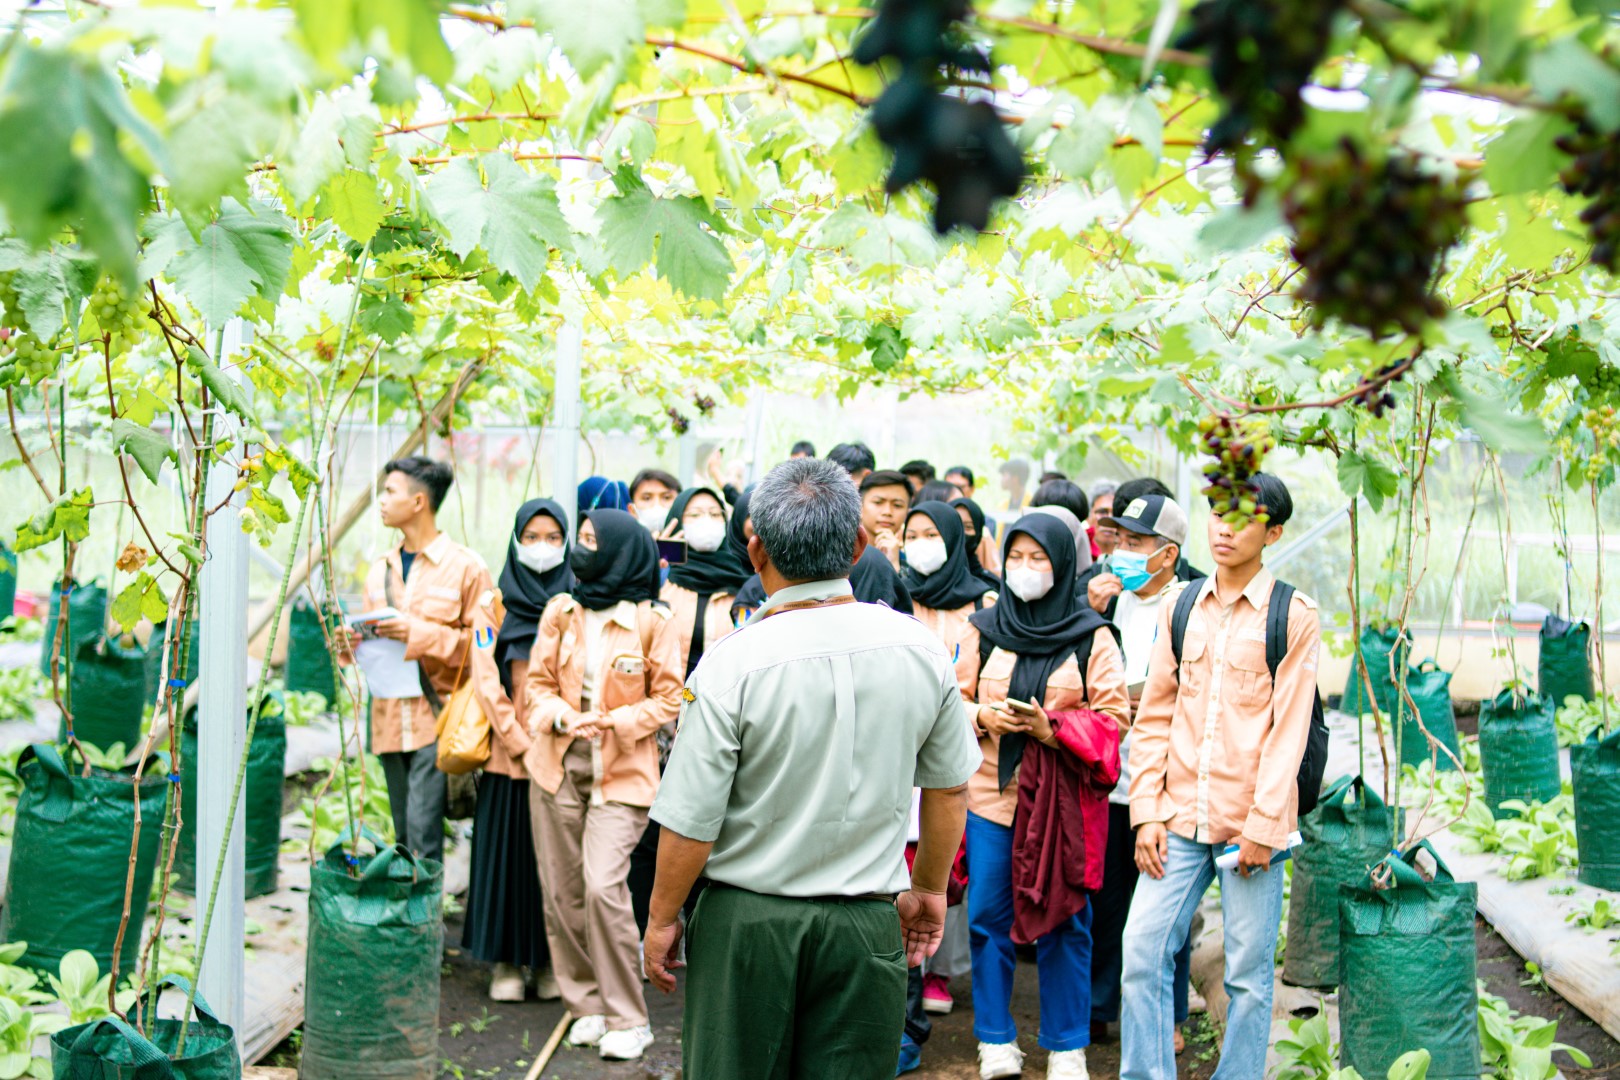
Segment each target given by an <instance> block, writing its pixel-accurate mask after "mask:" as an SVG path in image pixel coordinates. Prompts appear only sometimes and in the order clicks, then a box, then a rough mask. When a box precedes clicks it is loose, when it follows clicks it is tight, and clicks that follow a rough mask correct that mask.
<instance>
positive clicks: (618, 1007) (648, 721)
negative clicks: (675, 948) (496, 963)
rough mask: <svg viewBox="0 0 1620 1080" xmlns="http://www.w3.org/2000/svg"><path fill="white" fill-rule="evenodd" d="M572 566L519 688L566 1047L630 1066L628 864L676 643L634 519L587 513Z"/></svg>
mask: <svg viewBox="0 0 1620 1080" xmlns="http://www.w3.org/2000/svg"><path fill="white" fill-rule="evenodd" d="M569 562H570V565H571V566H572V568H573V571H574V577H575V579H576V581H575V585H574V588H573V590H572V591H571V592H570V593H567V594H565V595H563V596H561V597H560V598H559V599H556V600H554V601H553V602H551V603H550V604H548V605H547V606H546V609H545V612H544V613H543V614H542V615H541V617H540V626H539V633H538V634H537V636H536V638H535V642H534V647H533V649H532V650H531V651H530V654H529V656H530V664H529V676H528V680H527V682H526V684H525V707H526V712H527V717H526V720H527V723H526V728H527V730H529V731H532V732H534V744H533V745H532V746H531V747H530V748H529V751H528V753H527V754H526V755H525V756H524V764H525V765H526V766H527V768H528V772H529V779H530V781H531V783H530V785H529V805H530V809H531V811H532V813H533V815H534V840H535V855H536V857H537V859H538V861H539V865H540V885H541V888H542V889H543V890H544V893H545V898H546V940H547V944H548V945H549V946H550V947H551V955H552V957H553V963H554V964H555V965H556V967H557V968H558V970H561V971H567V972H570V973H571V976H572V977H570V978H569V979H566V980H563V982H562V987H561V989H562V997H563V1004H564V1006H565V1007H566V1008H567V1009H568V1010H569V1011H570V1012H572V1013H573V1014H574V1015H575V1016H576V1017H579V1019H578V1020H576V1021H575V1022H574V1025H573V1028H572V1029H570V1032H569V1041H571V1042H572V1043H574V1044H575V1045H583V1046H589V1045H599V1050H600V1053H601V1056H602V1057H604V1058H608V1059H610V1060H633V1059H635V1058H639V1057H641V1055H642V1053H643V1052H644V1051H645V1050H646V1048H647V1046H648V1045H649V1044H650V1043H651V1042H652V1030H651V1028H649V1027H648V1024H647V1002H646V999H645V997H644V996H643V994H642V989H641V975H640V971H639V964H638V962H637V950H638V946H639V944H640V938H639V936H638V935H637V933H636V924H635V921H634V920H633V919H626V918H624V913H625V912H626V911H627V910H628V909H629V908H630V906H631V905H630V889H629V886H628V878H629V874H630V854H631V852H632V851H633V850H634V849H635V846H636V843H637V841H639V840H640V838H641V836H642V833H643V832H645V831H646V828H647V809H648V807H650V806H651V805H652V801H653V798H654V796H655V795H656V794H657V791H658V743H657V738H656V736H657V733H658V730H659V729H660V728H662V727H664V726H665V725H666V724H670V723H673V722H674V720H675V717H676V714H677V713H678V712H679V710H680V704H681V682H682V677H683V675H684V670H683V668H682V666H681V645H680V635H679V633H678V631H677V630H676V627H675V623H674V621H673V620H672V619H671V618H670V612H669V609H668V608H667V607H665V606H664V604H662V603H661V602H659V601H658V600H657V599H656V597H657V594H658V569H659V568H658V545H657V542H656V541H654V540H653V535H652V533H650V532H648V531H647V529H646V528H644V527H643V526H642V525H641V524H640V523H638V522H637V521H636V519H635V518H633V517H632V516H630V515H629V514H627V513H625V512H624V511H622V510H592V511H589V512H588V513H586V514H584V515H583V520H582V521H581V522H580V527H579V538H578V541H577V543H576V544H575V546H574V551H573V554H572V556H571V558H570V560H569ZM587 881H589V882H591V887H590V888H589V889H587V888H586V884H585V883H586V882H587Z"/></svg>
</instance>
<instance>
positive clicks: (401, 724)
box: [363, 533, 493, 754]
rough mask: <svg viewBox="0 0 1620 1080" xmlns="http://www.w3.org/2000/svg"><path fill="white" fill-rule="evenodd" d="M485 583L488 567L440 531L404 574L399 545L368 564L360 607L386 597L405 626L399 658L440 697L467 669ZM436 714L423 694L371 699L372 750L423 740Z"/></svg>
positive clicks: (382, 602) (375, 605)
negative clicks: (407, 630)
mask: <svg viewBox="0 0 1620 1080" xmlns="http://www.w3.org/2000/svg"><path fill="white" fill-rule="evenodd" d="M385 582H386V583H389V585H388V587H385ZM492 588H493V583H492V582H491V581H490V578H489V570H488V569H486V568H485V566H484V561H483V560H482V559H480V558H479V557H478V555H477V553H476V552H474V551H473V550H472V549H471V548H467V547H463V546H462V545H460V544H458V543H456V542H455V541H454V540H452V539H450V537H449V536H447V535H445V534H444V533H440V534H439V535H438V536H437V537H435V538H434V540H433V542H432V543H431V544H429V545H428V546H427V547H426V548H424V549H423V550H422V551H421V552H420V553H418V554H417V556H416V559H415V561H413V562H412V563H411V576H410V579H409V580H406V579H405V576H404V571H403V569H402V568H401V566H400V561H399V549H398V548H394V549H392V550H391V551H389V552H388V554H387V555H385V556H383V557H382V558H381V559H378V560H377V561H376V562H374V563H372V564H371V570H370V572H369V573H368V574H367V575H366V586H365V593H364V601H363V603H364V610H366V611H376V610H377V609H379V608H383V607H387V606H388V605H389V603H390V601H389V599H388V597H389V596H390V595H392V597H393V600H392V603H393V606H394V607H395V608H397V609H398V610H399V612H400V614H401V615H403V616H405V618H406V619H407V620H408V621H409V624H410V636H409V637H408V638H406V640H405V659H407V660H415V661H416V662H417V663H418V664H420V665H421V666H422V671H423V672H424V673H425V674H426V675H427V677H428V681H429V682H430V683H432V685H433V689H434V691H435V692H436V693H437V694H438V695H439V701H440V702H441V703H443V702H447V701H449V700H450V695H451V694H453V693H455V689H456V685H457V676H458V674H459V675H460V677H461V679H462V680H465V679H466V678H467V674H466V673H467V671H470V670H471V669H472V653H471V652H470V651H469V650H470V647H471V645H472V640H473V626H474V625H475V623H476V622H477V621H478V618H479V614H478V612H479V609H480V607H482V606H483V605H485V604H487V603H488V602H489V600H488V598H487V597H486V596H485V594H486V593H489V592H490V591H491V589H492ZM485 621H486V622H487V618H486V619H485ZM464 665H465V666H464ZM438 719H439V718H438V716H437V715H436V714H435V713H434V711H433V708H432V706H431V705H429V704H428V701H427V698H425V697H414V698H376V699H373V700H372V702H371V751H372V753H374V754H386V753H392V752H396V751H401V750H420V749H421V748H422V747H424V746H430V745H432V743H433V741H434V739H435V738H436V736H435V734H434V730H433V729H434V725H435V724H436V723H437V722H438Z"/></svg>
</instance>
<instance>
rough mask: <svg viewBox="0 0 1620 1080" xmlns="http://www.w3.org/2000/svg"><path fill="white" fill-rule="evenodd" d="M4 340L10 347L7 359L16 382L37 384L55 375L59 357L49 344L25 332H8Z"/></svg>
mask: <svg viewBox="0 0 1620 1080" xmlns="http://www.w3.org/2000/svg"><path fill="white" fill-rule="evenodd" d="M5 340H6V344H7V345H8V346H10V353H11V356H10V358H9V359H10V360H11V362H12V364H11V369H12V372H13V375H14V377H15V378H16V379H17V381H20V382H26V383H35V384H37V383H39V382H40V381H41V380H43V379H48V378H50V377H51V376H52V375H54V374H56V369H57V365H58V363H59V361H60V357H59V355H58V354H57V351H56V350H55V349H53V348H51V346H50V345H49V343H47V342H44V341H41V340H40V339H39V338H37V337H35V336H34V335H33V334H31V333H29V332H28V331H26V330H10V332H9V333H8V334H7V335H6V339H5Z"/></svg>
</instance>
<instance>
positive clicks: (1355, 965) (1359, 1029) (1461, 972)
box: [1288, 841, 1480, 1080]
mask: <svg viewBox="0 0 1620 1080" xmlns="http://www.w3.org/2000/svg"><path fill="white" fill-rule="evenodd" d="M1419 847H1421V848H1422V849H1423V850H1425V851H1428V852H1429V854H1430V855H1434V849H1433V848H1431V847H1430V846H1429V843H1428V841H1424V842H1423V843H1422V844H1421V845H1419ZM1417 851H1418V848H1414V849H1412V851H1410V852H1408V853H1407V854H1406V856H1405V857H1404V858H1401V859H1394V858H1391V859H1389V860H1388V862H1386V863H1385V865H1386V866H1388V867H1389V868H1390V870H1391V872H1392V876H1393V880H1392V881H1391V887H1390V888H1388V889H1374V888H1372V883H1371V881H1370V880H1369V881H1367V882H1366V883H1365V884H1364V885H1362V886H1354V887H1352V886H1344V887H1343V888H1342V889H1341V890H1340V893H1339V936H1340V944H1341V947H1340V950H1339V1036H1340V1038H1341V1039H1342V1040H1343V1049H1342V1051H1341V1055H1340V1056H1341V1060H1340V1064H1341V1065H1343V1066H1344V1067H1346V1068H1354V1069H1355V1070H1356V1071H1357V1072H1359V1073H1361V1075H1362V1076H1383V1075H1385V1074H1386V1073H1388V1072H1389V1067H1390V1066H1391V1065H1393V1064H1394V1063H1395V1061H1396V1059H1397V1058H1399V1057H1400V1056H1401V1055H1402V1054H1404V1053H1406V1052H1407V1051H1409V1050H1419V1049H1422V1050H1427V1051H1429V1053H1430V1055H1431V1062H1430V1065H1429V1073H1428V1076H1429V1080H1461V1078H1463V1077H1467V1078H1468V1080H1478V1077H1479V1074H1480V1052H1479V992H1478V990H1477V988H1476V986H1475V981H1474V980H1475V977H1476V974H1477V973H1476V965H1475V956H1474V907H1475V904H1476V902H1477V901H1478V888H1477V886H1475V885H1474V884H1473V883H1472V882H1458V881H1455V880H1453V879H1452V876H1451V871H1450V870H1449V869H1447V868H1446V865H1445V863H1443V862H1441V861H1440V859H1439V857H1438V856H1436V857H1435V864H1436V869H1435V878H1434V880H1433V881H1424V880H1423V875H1421V874H1420V873H1418V871H1417V870H1416V869H1414V868H1413V866H1412V862H1413V860H1414V859H1415V858H1416V856H1417ZM1288 947H1289V949H1292V948H1293V947H1294V943H1293V941H1289V943H1288Z"/></svg>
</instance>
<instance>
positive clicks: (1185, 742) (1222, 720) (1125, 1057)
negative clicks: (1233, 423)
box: [1120, 473, 1321, 1080]
mask: <svg viewBox="0 0 1620 1080" xmlns="http://www.w3.org/2000/svg"><path fill="white" fill-rule="evenodd" d="M1257 480H1258V483H1259V485H1260V492H1261V498H1260V500H1259V502H1260V504H1261V509H1262V511H1264V512H1265V513H1266V514H1267V521H1266V522H1265V523H1261V522H1258V521H1251V522H1249V523H1248V524H1247V525H1245V526H1244V527H1243V528H1241V529H1233V528H1232V526H1230V525H1228V524H1226V523H1225V522H1224V521H1222V520H1221V519H1220V518H1218V517H1216V516H1214V515H1213V514H1212V515H1211V516H1210V519H1209V544H1210V551H1211V554H1212V555H1213V556H1214V560H1215V565H1216V571H1215V576H1214V577H1212V578H1208V579H1206V580H1205V581H1202V582H1193V583H1191V584H1188V585H1186V586H1185V588H1188V589H1196V590H1198V592H1197V594H1196V595H1197V601H1196V603H1195V604H1194V605H1193V607H1192V610H1191V612H1190V614H1189V616H1188V619H1187V625H1186V634H1185V638H1184V640H1183V642H1182V646H1181V657H1180V664H1179V667H1178V665H1177V661H1176V656H1175V652H1174V649H1173V646H1172V642H1171V636H1172V630H1171V626H1172V620H1173V615H1174V609H1175V604H1174V603H1171V602H1168V601H1167V602H1166V603H1165V604H1164V605H1163V611H1162V612H1161V613H1160V617H1159V629H1158V636H1157V638H1156V639H1155V641H1154V643H1153V652H1152V656H1151V659H1150V660H1149V663H1148V676H1147V684H1146V686H1145V687H1144V688H1143V692H1142V701H1141V705H1140V706H1139V708H1138V710H1137V713H1136V720H1135V723H1134V724H1133V726H1132V729H1131V746H1130V774H1131V785H1130V805H1131V824H1132V826H1134V827H1135V828H1136V863H1137V866H1138V868H1139V869H1140V870H1141V872H1142V875H1143V876H1142V878H1141V880H1140V881H1138V883H1137V886H1136V895H1135V897H1134V898H1133V900H1132V903H1131V912H1130V916H1129V919H1128V920H1127V922H1126V925H1125V940H1124V976H1123V990H1122V998H1123V1011H1122V1016H1121V1042H1122V1046H1121V1061H1120V1077H1121V1080H1174V1077H1175V1076H1176V1060H1175V1050H1174V1048H1173V1038H1174V1033H1173V1028H1172V1020H1173V1009H1172V1004H1171V971H1172V965H1173V960H1174V956H1175V953H1176V950H1177V949H1178V948H1179V947H1180V945H1181V943H1182V942H1183V941H1184V940H1185V939H1186V936H1187V930H1188V927H1189V925H1190V924H1191V922H1192V917H1193V912H1194V911H1195V910H1196V908H1197V906H1198V900H1199V898H1200V897H1202V896H1203V894H1204V891H1205V890H1206V889H1207V888H1208V887H1209V884H1210V882H1211V881H1212V880H1214V878H1215V876H1216V874H1217V873H1219V874H1220V880H1221V911H1222V916H1223V926H1224V933H1225V946H1226V980H1225V981H1226V986H1227V989H1228V990H1229V991H1230V993H1231V997H1232V1002H1231V1006H1230V1008H1229V1010H1228V1013H1227V1023H1226V1039H1225V1042H1224V1044H1223V1046H1222V1049H1221V1061H1220V1065H1219V1066H1218V1067H1217V1069H1216V1070H1215V1076H1214V1080H1254V1078H1255V1077H1259V1076H1263V1075H1264V1074H1265V1066H1266V1048H1267V1046H1268V1044H1269V1042H1270V1035H1271V998H1272V983H1273V968H1274V964H1275V952H1276V947H1277V927H1278V924H1279V922H1280V920H1281V918H1282V892H1283V874H1282V867H1281V865H1280V864H1278V865H1273V864H1272V858H1273V855H1274V854H1275V853H1277V852H1278V851H1279V850H1280V849H1282V848H1285V847H1287V837H1288V834H1289V833H1290V832H1292V831H1293V830H1294V826H1295V814H1296V810H1297V807H1298V792H1297V791H1296V777H1297V775H1298V772H1299V765H1300V759H1301V758H1302V757H1303V755H1304V753H1305V744H1306V739H1307V736H1308V735H1309V732H1310V724H1311V713H1312V709H1313V707H1314V705H1315V700H1316V662H1317V650H1318V647H1319V645H1320V641H1321V628H1320V626H1319V624H1318V621H1317V614H1316V604H1315V603H1314V602H1313V601H1311V600H1309V599H1307V598H1306V597H1304V596H1301V595H1300V594H1298V593H1294V594H1293V599H1292V602H1291V605H1290V608H1289V613H1288V623H1287V625H1288V636H1287V653H1286V655H1285V656H1284V657H1283V660H1282V662H1281V663H1280V664H1279V665H1278V667H1277V676H1276V680H1275V685H1273V680H1272V677H1271V674H1270V670H1269V668H1268V666H1267V663H1266V616H1267V612H1268V610H1269V608H1270V603H1271V598H1272V595H1273V592H1272V589H1273V585H1274V584H1275V579H1274V578H1273V577H1272V575H1271V573H1270V572H1269V571H1268V570H1266V569H1265V568H1264V567H1263V566H1262V565H1261V557H1262V555H1263V553H1264V551H1265V549H1266V548H1267V547H1269V546H1271V545H1272V544H1275V543H1276V542H1277V541H1278V540H1280V539H1282V535H1283V526H1284V525H1286V524H1287V522H1288V519H1289V517H1290V516H1291V515H1292V513H1293V500H1292V499H1291V498H1290V496H1289V494H1288V489H1287V487H1285V486H1284V485H1283V483H1282V481H1281V480H1278V479H1277V478H1276V477H1274V476H1269V475H1266V474H1264V473H1262V474H1259V475H1258V476H1257ZM1228 844H1233V845H1236V846H1237V847H1238V849H1239V850H1238V861H1237V865H1236V866H1235V867H1234V868H1233V869H1230V870H1219V871H1218V870H1217V868H1216V866H1215V859H1216V858H1217V857H1218V856H1219V855H1220V854H1221V853H1222V852H1223V851H1224V850H1225V849H1226V847H1227V845H1228Z"/></svg>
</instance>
